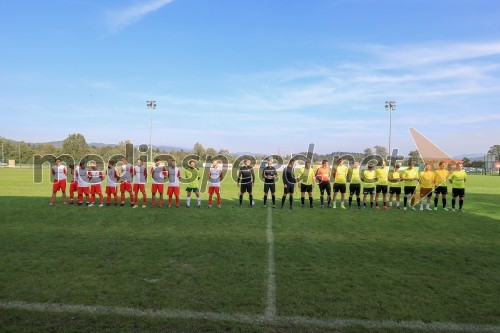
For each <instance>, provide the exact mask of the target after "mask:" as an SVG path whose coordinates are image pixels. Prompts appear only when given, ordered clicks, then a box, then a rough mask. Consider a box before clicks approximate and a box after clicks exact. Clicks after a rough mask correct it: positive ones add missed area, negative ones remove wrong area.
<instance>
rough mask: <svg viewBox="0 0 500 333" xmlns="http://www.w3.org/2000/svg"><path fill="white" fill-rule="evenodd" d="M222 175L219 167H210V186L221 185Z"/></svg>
mask: <svg viewBox="0 0 500 333" xmlns="http://www.w3.org/2000/svg"><path fill="white" fill-rule="evenodd" d="M221 175H222V170H221V169H219V168H210V171H209V173H208V183H209V184H208V186H210V187H220V178H221Z"/></svg>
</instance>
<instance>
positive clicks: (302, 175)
mask: <svg viewBox="0 0 500 333" xmlns="http://www.w3.org/2000/svg"><path fill="white" fill-rule="evenodd" d="M297 176H298V179H299V183H300V201H301V202H302V208H304V207H305V201H306V192H307V194H309V208H313V195H312V190H313V188H314V183H315V182H314V178H315V177H314V170H313V168H312V167H311V162H310V161H306V164H305V167H304V168H301V169H299V170H297Z"/></svg>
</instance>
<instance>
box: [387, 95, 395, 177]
mask: <svg viewBox="0 0 500 333" xmlns="http://www.w3.org/2000/svg"><path fill="white" fill-rule="evenodd" d="M385 109H386V110H387V111H389V151H388V153H389V168H390V167H391V164H392V157H391V156H392V152H391V136H392V111H394V110H396V102H395V101H385Z"/></svg>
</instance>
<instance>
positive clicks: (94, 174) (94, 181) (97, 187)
mask: <svg viewBox="0 0 500 333" xmlns="http://www.w3.org/2000/svg"><path fill="white" fill-rule="evenodd" d="M89 176H90V205H89V207H91V206H94V201H95V195H96V194H97V195H99V207H102V206H103V202H104V196H103V195H102V188H101V183H102V181H103V180H104V174H103V172H102V170H99V169H97V164H96V162H94V161H92V162H90V171H89Z"/></svg>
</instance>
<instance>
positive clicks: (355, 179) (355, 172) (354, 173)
mask: <svg viewBox="0 0 500 333" xmlns="http://www.w3.org/2000/svg"><path fill="white" fill-rule="evenodd" d="M359 170H360V169H359V167H357V168H352V169H351V171H350V173H351V184H361V177H360V175H359Z"/></svg>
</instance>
